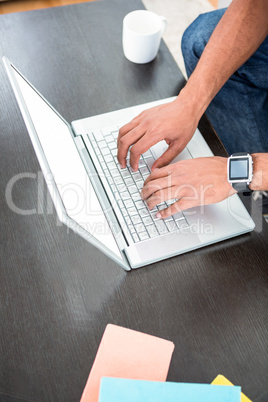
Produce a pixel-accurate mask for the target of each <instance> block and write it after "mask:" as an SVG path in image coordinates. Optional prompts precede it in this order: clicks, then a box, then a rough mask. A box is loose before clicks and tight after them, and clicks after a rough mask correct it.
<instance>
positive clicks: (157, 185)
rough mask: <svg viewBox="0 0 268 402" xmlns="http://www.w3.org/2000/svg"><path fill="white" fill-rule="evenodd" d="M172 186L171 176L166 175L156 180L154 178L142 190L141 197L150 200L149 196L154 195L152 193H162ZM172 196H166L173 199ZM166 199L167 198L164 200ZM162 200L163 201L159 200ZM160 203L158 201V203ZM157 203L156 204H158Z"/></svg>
mask: <svg viewBox="0 0 268 402" xmlns="http://www.w3.org/2000/svg"><path fill="white" fill-rule="evenodd" d="M170 187H172V181H171V176H168V177H167V176H165V177H161V178H159V179H156V180H152V181H150V182H149V183H148V184H146V185H145V186H144V187H143V188H142V190H141V193H140V195H141V198H142V199H143V200H144V201H146V200H148V198H149V197H152V195H153V194H154V193H158V195H160V193H161V192H163V191H164V190H165V189H168V188H170ZM171 198H172V197H170V198H166V200H167V199H171ZM162 201H165V200H162ZM159 202H161V201H159ZM156 204H158V203H156ZM156 204H155V205H156Z"/></svg>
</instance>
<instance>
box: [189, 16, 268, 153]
mask: <svg viewBox="0 0 268 402" xmlns="http://www.w3.org/2000/svg"><path fill="white" fill-rule="evenodd" d="M224 12H225V9H222V10H217V11H212V12H209V13H206V14H202V15H200V16H199V17H198V18H197V19H196V20H195V21H194V22H193V23H192V24H191V25H190V26H189V27H188V28H187V29H186V31H185V32H184V35H183V38H182V52H183V57H184V62H185V66H186V71H187V75H188V77H189V76H190V75H191V74H192V72H193V71H194V69H195V67H196V64H197V62H198V60H199V59H200V57H201V54H202V52H203V50H204V48H205V46H206V44H207V42H208V41H209V38H210V36H211V34H212V32H213V31H214V29H215V27H216V25H217V24H218V22H219V20H220V19H221V17H222V16H223V14H224ZM206 115H207V116H208V118H209V120H210V121H211V124H212V126H213V127H214V128H215V130H216V132H217V134H218V135H219V137H220V139H221V141H222V143H223V145H224V146H225V148H226V150H227V152H228V153H229V154H232V153H234V152H249V153H253V152H268V37H266V39H265V40H264V42H263V43H262V44H261V46H260V47H259V48H258V50H257V51H256V52H255V53H254V54H253V56H252V57H250V59H249V60H248V61H247V62H246V63H244V64H243V65H242V66H241V67H240V68H239V69H238V70H237V71H236V72H235V73H234V74H233V75H232V76H231V77H230V79H229V80H228V81H227V83H226V84H225V85H224V86H223V87H222V89H221V90H220V91H219V92H218V94H217V95H216V96H215V98H214V99H213V101H212V102H211V104H210V105H209V107H208V108H207V111H206Z"/></svg>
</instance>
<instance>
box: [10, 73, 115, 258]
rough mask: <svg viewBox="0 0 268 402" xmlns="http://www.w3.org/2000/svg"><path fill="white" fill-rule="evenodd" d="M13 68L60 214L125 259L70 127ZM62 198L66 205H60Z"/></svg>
mask: <svg viewBox="0 0 268 402" xmlns="http://www.w3.org/2000/svg"><path fill="white" fill-rule="evenodd" d="M10 67H11V68H12V72H13V74H12V81H13V82H12V83H13V87H14V84H15V89H16V91H15V92H16V95H17V99H18V102H19V106H20V109H21V111H22V114H23V117H24V120H25V123H26V125H27V128H28V131H29V134H30V136H31V139H32V142H33V145H34V147H35V151H36V154H37V157H38V159H39V162H40V165H41V167H42V170H43V174H44V176H45V179H46V182H47V185H48V187H49V190H50V193H51V196H52V199H53V201H54V203H55V206H56V209H57V212H58V213H59V208H60V206H61V207H62V208H64V209H65V211H63V213H64V212H65V214H67V215H68V216H69V217H70V218H71V219H72V220H73V221H75V222H76V223H78V225H79V226H81V227H82V228H83V229H85V230H86V231H87V232H88V233H90V234H91V235H92V236H94V238H96V239H97V240H98V241H99V242H101V243H102V244H103V245H104V246H105V247H108V248H109V249H110V251H111V252H112V253H114V254H115V255H116V256H117V257H119V258H122V256H121V253H120V251H119V248H118V246H117V243H116V241H115V239H114V236H113V234H112V232H111V229H110V227H109V224H108V222H107V219H106V217H105V214H104V213H103V210H102V207H101V205H100V203H99V201H98V198H97V196H96V193H95V191H94V189H93V187H92V184H91V182H90V179H89V177H88V174H87V172H86V170H85V167H84V165H83V162H82V160H81V158H80V155H79V152H78V150H77V148H76V145H75V142H74V139H73V134H72V132H71V128H70V125H69V124H68V123H67V122H66V121H65V120H64V119H63V118H62V117H61V116H60V115H59V114H58V113H57V112H56V111H55V110H54V109H53V108H52V107H51V106H50V105H49V104H48V103H47V102H46V101H45V100H44V98H43V97H42V96H41V95H39V94H38V92H37V91H36V90H35V89H34V88H33V87H32V86H31V85H30V84H29V83H28V82H27V81H26V80H25V79H24V78H23V77H22V76H21V75H20V74H19V72H18V71H17V70H16V69H15V68H14V67H13V66H12V65H10ZM14 80H15V83H14ZM18 87H19V92H18ZM92 173H93V174H95V172H92ZM59 196H60V199H61V201H62V202H61V201H60V202H57V197H58V198H59ZM59 215H60V213H59ZM76 231H77V228H76Z"/></svg>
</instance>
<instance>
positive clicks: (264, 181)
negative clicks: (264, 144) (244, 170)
mask: <svg viewBox="0 0 268 402" xmlns="http://www.w3.org/2000/svg"><path fill="white" fill-rule="evenodd" d="M251 156H252V160H253V177H252V181H251V183H250V185H249V187H250V189H251V190H258V191H265V190H268V153H255V154H251Z"/></svg>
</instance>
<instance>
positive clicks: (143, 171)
mask: <svg viewBox="0 0 268 402" xmlns="http://www.w3.org/2000/svg"><path fill="white" fill-rule="evenodd" d="M139 171H140V173H141V174H142V175H143V174H150V171H149V170H148V168H147V167H146V166H143V167H141V168H140V169H139Z"/></svg>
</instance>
